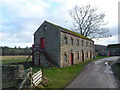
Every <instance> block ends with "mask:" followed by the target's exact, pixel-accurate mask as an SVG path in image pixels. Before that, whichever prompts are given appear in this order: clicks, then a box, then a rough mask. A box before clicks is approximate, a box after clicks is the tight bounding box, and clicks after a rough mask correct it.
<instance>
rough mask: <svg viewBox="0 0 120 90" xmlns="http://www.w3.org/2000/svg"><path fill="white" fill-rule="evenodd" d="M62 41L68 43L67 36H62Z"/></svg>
mask: <svg viewBox="0 0 120 90" xmlns="http://www.w3.org/2000/svg"><path fill="white" fill-rule="evenodd" d="M64 43H65V44H67V43H68V40H67V37H66V36H65V38H64Z"/></svg>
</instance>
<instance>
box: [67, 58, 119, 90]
mask: <svg viewBox="0 0 120 90" xmlns="http://www.w3.org/2000/svg"><path fill="white" fill-rule="evenodd" d="M118 58H119V59H120V57H109V58H104V59H99V60H97V61H93V62H91V63H89V64H88V65H87V66H86V67H85V69H84V70H83V71H82V72H81V73H80V74H79V75H78V77H77V78H76V79H75V80H73V81H72V82H71V83H70V84H69V85H68V86H66V88H118V81H117V79H116V78H115V76H114V75H113V72H112V70H111V62H115V61H116V60H118Z"/></svg>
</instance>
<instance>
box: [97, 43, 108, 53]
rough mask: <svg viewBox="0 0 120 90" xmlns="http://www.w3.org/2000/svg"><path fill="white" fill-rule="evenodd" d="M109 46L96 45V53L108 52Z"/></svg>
mask: <svg viewBox="0 0 120 90" xmlns="http://www.w3.org/2000/svg"><path fill="white" fill-rule="evenodd" d="M106 49H107V46H104V45H95V52H98V51H101V50H106Z"/></svg>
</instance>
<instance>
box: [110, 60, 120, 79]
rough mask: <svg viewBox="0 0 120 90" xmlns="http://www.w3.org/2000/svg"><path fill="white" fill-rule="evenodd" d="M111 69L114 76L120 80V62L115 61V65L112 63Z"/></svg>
mask: <svg viewBox="0 0 120 90" xmlns="http://www.w3.org/2000/svg"><path fill="white" fill-rule="evenodd" d="M112 69H113V71H114V74H115V76H116V77H117V78H118V79H119V81H120V62H119V63H116V64H115V65H113V67H112Z"/></svg>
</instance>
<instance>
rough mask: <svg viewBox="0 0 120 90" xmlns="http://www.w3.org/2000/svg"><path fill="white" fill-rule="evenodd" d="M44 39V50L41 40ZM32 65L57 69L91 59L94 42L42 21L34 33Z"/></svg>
mask: <svg viewBox="0 0 120 90" xmlns="http://www.w3.org/2000/svg"><path fill="white" fill-rule="evenodd" d="M42 38H44V45H43V46H44V48H41V46H42V45H41V44H42V43H43V42H41V39H42ZM34 45H35V46H36V47H35V49H34V63H35V65H40V66H43V67H48V66H50V63H53V64H54V65H56V66H58V67H64V66H69V65H73V64H77V63H78V62H81V61H84V60H88V59H92V58H93V55H94V41H93V40H91V39H89V38H87V37H85V36H82V35H80V34H78V33H76V32H73V31H70V30H68V29H65V28H63V27H60V26H58V25H54V24H52V23H50V22H47V21H44V23H43V24H42V25H41V26H40V27H39V28H38V30H37V31H36V32H35V33H34Z"/></svg>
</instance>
